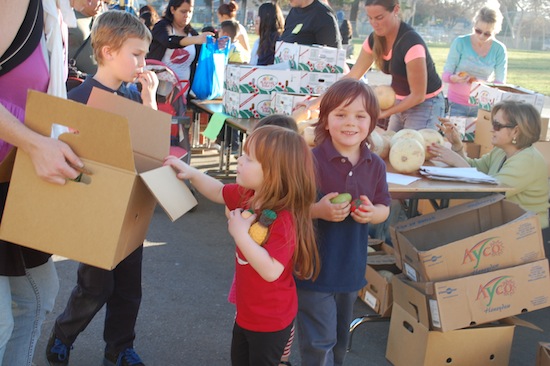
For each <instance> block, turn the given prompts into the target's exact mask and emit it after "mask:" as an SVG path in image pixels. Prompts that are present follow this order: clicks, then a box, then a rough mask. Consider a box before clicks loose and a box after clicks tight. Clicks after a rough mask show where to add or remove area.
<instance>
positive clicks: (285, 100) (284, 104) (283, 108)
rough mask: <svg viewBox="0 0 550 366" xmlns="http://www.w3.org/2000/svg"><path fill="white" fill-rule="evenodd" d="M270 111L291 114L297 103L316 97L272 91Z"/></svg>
mask: <svg viewBox="0 0 550 366" xmlns="http://www.w3.org/2000/svg"><path fill="white" fill-rule="evenodd" d="M271 96H272V98H271V111H272V112H273V113H278V114H285V115H287V116H291V115H292V113H293V112H294V110H295V109H296V106H297V105H298V104H299V103H304V102H306V101H310V100H313V99H315V98H316V96H313V95H309V94H294V93H277V92H276V93H272V94H271Z"/></svg>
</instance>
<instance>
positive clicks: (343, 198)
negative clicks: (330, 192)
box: [330, 193, 352, 203]
mask: <svg viewBox="0 0 550 366" xmlns="http://www.w3.org/2000/svg"><path fill="white" fill-rule="evenodd" d="M351 200H352V197H351V194H349V193H340V194H339V195H338V196H336V197H334V198H331V199H330V202H331V203H344V202H350V201H351Z"/></svg>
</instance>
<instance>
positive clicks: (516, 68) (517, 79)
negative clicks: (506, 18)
mask: <svg viewBox="0 0 550 366" xmlns="http://www.w3.org/2000/svg"><path fill="white" fill-rule="evenodd" d="M361 43H362V40H354V55H359V51H360V50H361ZM428 47H429V50H430V53H431V55H432V58H433V59H434V62H435V64H436V67H437V71H438V72H439V74H441V73H442V72H443V66H444V65H445V61H446V59H447V54H448V53H449V46H444V45H437V44H430V45H428ZM549 56H550V53H549V52H547V51H522V50H511V49H508V80H507V83H508V84H513V85H518V86H521V87H523V88H525V89H529V90H533V91H536V92H538V93H541V94H544V95H549V96H550V67H549V66H550V64H549V63H548V59H549Z"/></svg>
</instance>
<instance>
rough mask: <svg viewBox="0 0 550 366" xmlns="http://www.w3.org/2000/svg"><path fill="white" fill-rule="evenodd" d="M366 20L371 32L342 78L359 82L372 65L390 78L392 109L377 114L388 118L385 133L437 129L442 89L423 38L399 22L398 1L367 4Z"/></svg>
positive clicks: (373, 0)
mask: <svg viewBox="0 0 550 366" xmlns="http://www.w3.org/2000/svg"><path fill="white" fill-rule="evenodd" d="M365 8H366V11H367V17H368V19H369V22H370V24H371V25H372V27H373V29H374V31H373V32H372V33H371V34H370V35H369V37H368V38H367V39H366V40H365V42H364V43H363V47H362V49H361V52H360V53H359V56H358V58H357V61H356V62H355V64H354V65H353V67H352V68H351V71H350V72H349V74H347V75H346V76H345V77H348V78H354V79H359V78H361V77H362V76H363V75H364V74H365V72H367V71H368V70H369V69H370V68H371V66H372V65H373V64H376V66H377V67H378V69H379V70H380V71H382V72H384V73H385V74H389V75H391V76H392V82H391V86H392V88H393V90H394V91H395V93H396V95H397V101H396V103H395V105H394V106H392V107H390V108H389V109H386V110H384V111H382V112H381V113H380V118H381V119H384V118H387V117H389V122H388V130H392V131H399V130H401V129H403V128H412V129H414V130H420V129H422V128H432V129H436V124H437V123H438V118H439V117H443V114H444V110H445V99H444V96H443V92H442V91H443V85H442V82H441V79H440V78H439V75H438V74H437V71H436V69H435V64H434V62H433V60H432V57H431V55H430V52H429V51H428V47H427V46H426V44H425V43H424V40H423V39H422V37H421V36H420V35H419V34H418V33H416V31H415V30H414V29H413V28H412V27H411V26H409V25H408V24H407V23H405V22H403V21H402V20H401V19H400V14H399V13H400V6H399V1H398V0H367V1H366V6H365Z"/></svg>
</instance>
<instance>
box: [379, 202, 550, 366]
mask: <svg viewBox="0 0 550 366" xmlns="http://www.w3.org/2000/svg"><path fill="white" fill-rule="evenodd" d="M503 198H504V197H503V196H500V195H494V196H490V197H486V198H483V199H480V200H476V201H472V202H469V203H466V204H463V205H459V206H454V207H451V208H448V209H444V210H440V211H437V212H434V213H432V214H428V215H423V216H419V217H416V218H413V219H410V220H407V221H404V222H402V223H400V224H398V225H396V226H395V227H393V228H391V234H392V240H393V243H394V249H395V252H396V263H397V265H398V267H400V268H401V269H402V270H403V275H401V276H396V277H394V280H393V283H392V285H393V296H394V305H393V310H392V314H391V325H390V335H389V339H388V348H387V352H386V357H387V358H388V359H389V360H390V361H391V362H392V363H394V365H431V364H437V363H438V362H435V360H436V359H437V358H433V357H448V358H449V359H452V360H453V363H456V364H485V363H486V362H487V361H482V360H483V359H485V360H487V357H493V358H494V361H493V362H494V364H498V365H507V364H508V357H509V350H510V345H511V341H512V334H513V328H512V329H511V328H510V326H508V325H503V324H502V323H503V322H504V319H508V318H509V317H512V316H515V315H518V314H520V313H523V312H527V311H533V310H538V309H542V308H545V307H548V306H550V273H549V267H548V260H547V259H546V257H545V254H544V247H543V242H542V234H541V228H540V223H539V220H538V218H537V216H536V215H534V214H532V213H529V212H525V211H524V210H523V209H521V208H520V207H519V206H518V205H516V204H514V203H511V202H507V201H505V200H503ZM494 322H499V323H500V324H499V325H498V326H493V325H487V324H489V323H494ZM405 340H410V341H411V342H413V341H414V344H416V345H417V346H418V347H420V348H421V349H423V350H424V351H425V352H424V353H421V354H419V355H417V356H418V357H417V358H415V361H414V362H412V361H411V359H410V357H411V353H407V352H408V351H407V348H406V347H403V346H402V345H403V344H404V343H407V342H404V341H405ZM472 342H474V343H472ZM476 343H479V344H483V347H476V348H475V349H474V348H472V349H470V348H469V347H470V346H471V345H474V344H476ZM411 344H413V343H411ZM468 345H470V346H468ZM443 346H445V347H443ZM442 347H443V348H442ZM487 351H488V352H489V353H488V354H485V353H484V352H487ZM469 357H473V358H469ZM474 359H477V361H475V362H474ZM439 363H440V362H439ZM491 364H493V363H491Z"/></svg>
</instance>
